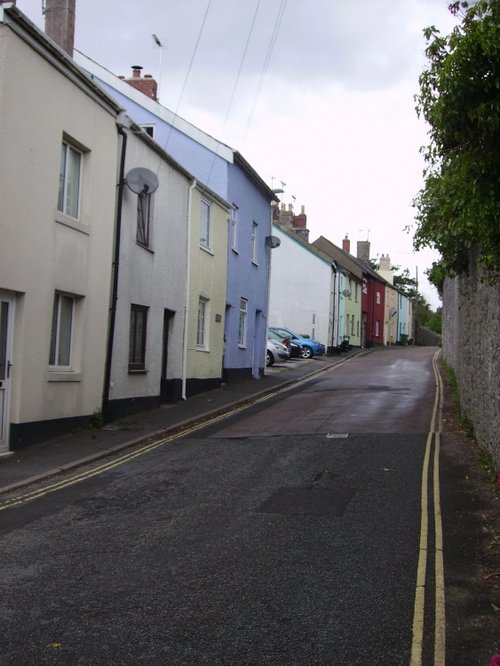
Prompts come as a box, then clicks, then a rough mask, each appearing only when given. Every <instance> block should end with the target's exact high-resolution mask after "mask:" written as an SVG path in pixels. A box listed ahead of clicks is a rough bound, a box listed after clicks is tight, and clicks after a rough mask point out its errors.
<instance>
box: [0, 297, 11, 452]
mask: <svg viewBox="0 0 500 666" xmlns="http://www.w3.org/2000/svg"><path fill="white" fill-rule="evenodd" d="M13 318H14V297H13V296H11V295H10V294H8V293H7V292H4V291H0V453H3V452H5V451H8V450H9V430H10V419H9V404H10V400H9V398H10V392H9V388H10V377H11V368H12V363H11V358H12V326H13V321H14V319H13Z"/></svg>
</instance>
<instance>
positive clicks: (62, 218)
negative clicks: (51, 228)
mask: <svg viewBox="0 0 500 666" xmlns="http://www.w3.org/2000/svg"><path fill="white" fill-rule="evenodd" d="M54 219H55V221H56V222H57V223H58V224H62V225H64V226H65V227H70V229H74V230H75V231H79V232H80V233H82V234H85V235H86V236H90V229H89V228H88V227H87V225H85V224H82V223H81V222H79V221H78V220H75V219H74V218H72V217H69V216H68V215H65V214H64V213H61V212H60V211H56V214H55V217H54Z"/></svg>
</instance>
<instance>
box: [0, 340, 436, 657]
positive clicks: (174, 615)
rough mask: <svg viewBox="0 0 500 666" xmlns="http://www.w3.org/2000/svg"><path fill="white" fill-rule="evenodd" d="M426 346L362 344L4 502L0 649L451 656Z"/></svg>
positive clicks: (11, 653)
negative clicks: (259, 395) (118, 461)
mask: <svg viewBox="0 0 500 666" xmlns="http://www.w3.org/2000/svg"><path fill="white" fill-rule="evenodd" d="M433 353H434V350H429V349H425V348H413V349H409V348H408V349H397V348H395V349H393V350H392V351H390V352H387V353H386V352H383V353H371V354H367V355H365V356H358V357H355V358H353V359H352V360H351V361H350V362H348V363H346V364H344V365H342V366H338V367H334V368H333V369H331V370H329V371H328V372H325V373H323V374H321V375H319V376H317V377H316V378H314V379H313V380H311V381H309V382H305V383H302V384H299V385H297V386H296V387H294V388H292V389H289V390H286V391H283V392H280V393H278V394H277V395H275V396H273V397H271V398H269V399H267V400H264V401H260V402H258V403H257V404H255V405H253V406H251V407H250V408H248V409H246V410H245V411H240V412H238V413H237V414H235V415H233V416H229V417H228V418H227V419H225V420H223V421H218V422H217V423H213V424H209V425H208V426H207V427H206V428H205V429H203V430H198V431H196V432H193V433H191V434H190V435H187V436H185V437H183V438H181V439H178V440H176V441H174V442H171V443H168V444H165V445H164V446H160V447H159V448H156V449H155V450H153V451H151V452H149V453H148V454H145V455H141V456H139V457H137V458H136V459H134V460H132V461H130V462H128V463H127V464H122V465H119V466H116V467H115V468H113V469H110V470H108V471H106V472H103V473H99V474H96V475H94V476H91V475H90V473H89V475H88V478H84V479H82V481H81V482H79V483H77V484H74V485H71V486H68V487H62V488H61V489H60V490H58V491H57V492H53V493H50V494H47V495H44V496H41V497H40V498H38V499H36V500H34V501H31V502H28V503H25V504H21V505H19V506H15V507H12V508H9V509H8V510H5V511H2V512H0V552H1V559H2V576H1V587H2V590H1V595H0V629H1V638H0V641H1V644H2V651H1V655H0V664H2V666H10V665H16V666H18V665H20V664H22V665H25V664H26V665H30V664H36V665H38V664H64V665H68V664H71V665H73V664H85V665H87V664H91V665H98V666H99V665H101V664H102V665H106V666H112V665H115V664H116V665H128V664H167V665H169V664H173V665H177V664H179V665H181V664H186V665H190V666H191V665H193V666H194V665H198V664H210V665H211V666H216V665H223V664H224V665H229V664H231V665H233V664H235V665H236V664H237V665H244V664H249V665H250V664H251V665H259V666H260V665H264V664H272V665H273V666H278V665H289V664H290V665H291V664H293V665H313V664H317V665H322V666H329V665H332V666H357V665H360V666H361V665H365V664H370V666H391V665H398V666H399V665H403V664H405V665H409V664H410V663H411V664H412V666H419V664H424V665H427V664H434V665H437V664H440V663H444V661H440V659H441V652H440V651H441V649H442V646H441V644H442V640H441V636H440V624H441V623H442V621H443V618H442V617H441V615H440V584H441V583H440V574H441V569H442V566H441V546H440V524H439V505H438V504H436V503H435V500H436V495H438V487H437V486H436V483H437V481H436V479H437V472H436V469H435V467H433V465H435V464H436V463H435V461H436V457H435V456H434V454H435V453H436V451H437V450H438V446H439V437H438V436H436V434H435V433H436V431H437V430H438V421H439V418H438V410H437V405H438V403H439V395H438V394H439V391H438V388H439V387H438V386H436V377H435V373H434V371H433ZM433 461H434V463H433ZM435 625H436V627H437V629H434V626H435Z"/></svg>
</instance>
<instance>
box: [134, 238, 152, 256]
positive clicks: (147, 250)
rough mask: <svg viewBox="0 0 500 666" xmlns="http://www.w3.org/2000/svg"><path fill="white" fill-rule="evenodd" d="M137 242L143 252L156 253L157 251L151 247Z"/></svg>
mask: <svg viewBox="0 0 500 666" xmlns="http://www.w3.org/2000/svg"><path fill="white" fill-rule="evenodd" d="M135 242H136V244H137V245H138V246H139V247H142V249H143V250H146V252H149V253H150V254H154V253H155V251H154V250H153V249H152V248H151V246H148V245H144V243H140V242H139V241H135Z"/></svg>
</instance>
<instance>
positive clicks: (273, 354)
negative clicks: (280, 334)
mask: <svg viewBox="0 0 500 666" xmlns="http://www.w3.org/2000/svg"><path fill="white" fill-rule="evenodd" d="M289 358H290V350H289V349H287V347H285V345H282V344H281V342H278V341H277V340H270V339H268V341H267V346H266V368H269V367H270V366H271V365H274V363H279V362H280V361H288V359H289Z"/></svg>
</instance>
